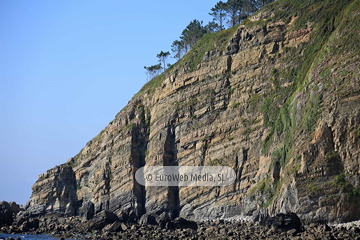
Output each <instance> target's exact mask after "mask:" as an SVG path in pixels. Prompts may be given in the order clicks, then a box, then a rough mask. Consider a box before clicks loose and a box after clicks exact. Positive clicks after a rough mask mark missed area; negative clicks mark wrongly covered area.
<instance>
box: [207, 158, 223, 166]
mask: <svg viewBox="0 0 360 240" xmlns="http://www.w3.org/2000/svg"><path fill="white" fill-rule="evenodd" d="M209 165H210V166H224V162H223V159H222V158H215V159H212V160H210V162H209Z"/></svg>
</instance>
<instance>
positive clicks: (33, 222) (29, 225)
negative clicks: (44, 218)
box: [19, 218, 40, 232]
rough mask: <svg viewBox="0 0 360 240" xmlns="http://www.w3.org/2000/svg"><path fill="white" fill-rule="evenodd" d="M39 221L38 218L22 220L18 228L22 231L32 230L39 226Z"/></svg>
mask: <svg viewBox="0 0 360 240" xmlns="http://www.w3.org/2000/svg"><path fill="white" fill-rule="evenodd" d="M39 223H40V221H39V219H36V218H35V219H29V220H26V221H25V222H23V223H22V224H21V226H20V227H19V229H20V231H22V232H28V231H34V230H36V229H38V228H39Z"/></svg>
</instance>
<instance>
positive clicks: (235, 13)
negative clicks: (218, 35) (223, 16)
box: [226, 0, 243, 27]
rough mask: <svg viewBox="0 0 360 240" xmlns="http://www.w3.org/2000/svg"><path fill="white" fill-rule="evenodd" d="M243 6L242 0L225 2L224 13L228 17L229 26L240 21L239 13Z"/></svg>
mask: <svg viewBox="0 0 360 240" xmlns="http://www.w3.org/2000/svg"><path fill="white" fill-rule="evenodd" d="M242 6H243V1H242V0H228V1H227V2H226V13H227V17H228V19H229V20H228V23H229V25H230V27H233V26H235V25H237V24H238V23H240V22H239V21H238V20H239V15H240V14H241V9H242Z"/></svg>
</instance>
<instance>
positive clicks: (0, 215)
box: [0, 201, 24, 228]
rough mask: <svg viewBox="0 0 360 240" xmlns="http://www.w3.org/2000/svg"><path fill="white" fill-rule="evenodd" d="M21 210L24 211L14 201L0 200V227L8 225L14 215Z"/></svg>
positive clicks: (12, 220) (13, 218)
mask: <svg viewBox="0 0 360 240" xmlns="http://www.w3.org/2000/svg"><path fill="white" fill-rule="evenodd" d="M21 211H24V209H23V208H22V207H21V206H20V205H19V204H17V203H15V202H6V201H2V202H0V228H1V227H2V226H10V225H11V224H12V223H13V222H14V220H15V218H16V215H17V214H18V213H19V212H21Z"/></svg>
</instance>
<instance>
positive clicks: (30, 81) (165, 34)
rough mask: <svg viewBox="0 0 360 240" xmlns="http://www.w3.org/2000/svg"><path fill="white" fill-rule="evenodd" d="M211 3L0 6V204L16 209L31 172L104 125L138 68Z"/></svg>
mask: <svg viewBox="0 0 360 240" xmlns="http://www.w3.org/2000/svg"><path fill="white" fill-rule="evenodd" d="M216 2H217V0H197V1H193V0H183V1H179V2H177V1H169V0H158V1H124V0H103V1H100V0H98V1H96V0H86V1H81V0H77V1H72V0H71V1H69V0H63V1H58V0H42V1H40V0H33V1H28V0H16V1H14V0H0V103H1V104H0V136H1V137H0V201H16V202H17V203H19V204H25V203H26V202H27V201H28V200H29V199H30V196H31V186H32V185H33V184H34V183H35V181H36V180H37V178H38V175H39V174H42V173H44V172H45V171H46V170H48V169H50V168H53V167H55V166H56V165H60V164H63V163H65V162H66V161H67V160H68V159H69V158H71V157H73V156H75V155H76V154H77V153H78V152H79V151H80V150H81V149H82V148H83V147H84V146H85V144H86V143H87V142H88V141H89V140H91V139H92V138H93V137H95V136H96V135H97V134H98V133H99V132H100V131H101V130H102V129H103V128H104V127H105V126H106V125H107V124H108V123H109V122H110V121H112V120H113V119H114V117H115V115H116V114H117V113H118V112H119V111H120V110H121V109H122V108H123V107H124V106H125V105H126V104H127V103H128V101H129V100H130V99H131V98H132V97H133V96H134V94H135V93H137V92H138V91H139V90H140V88H141V87H142V86H143V85H144V84H145V83H146V74H145V71H144V66H150V65H154V64H157V58H156V54H158V53H160V51H170V52H171V44H172V42H173V41H174V40H176V39H178V38H179V36H180V34H181V32H182V30H183V29H184V28H185V27H186V26H187V25H188V24H189V23H190V21H192V20H194V19H198V20H201V21H204V24H206V23H208V22H209V21H210V20H211V16H210V15H209V14H208V13H209V12H210V9H211V8H212V7H213V6H214V5H215V4H216ZM169 61H170V62H172V63H173V62H174V60H173V59H172V60H171V59H170V60H169Z"/></svg>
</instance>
